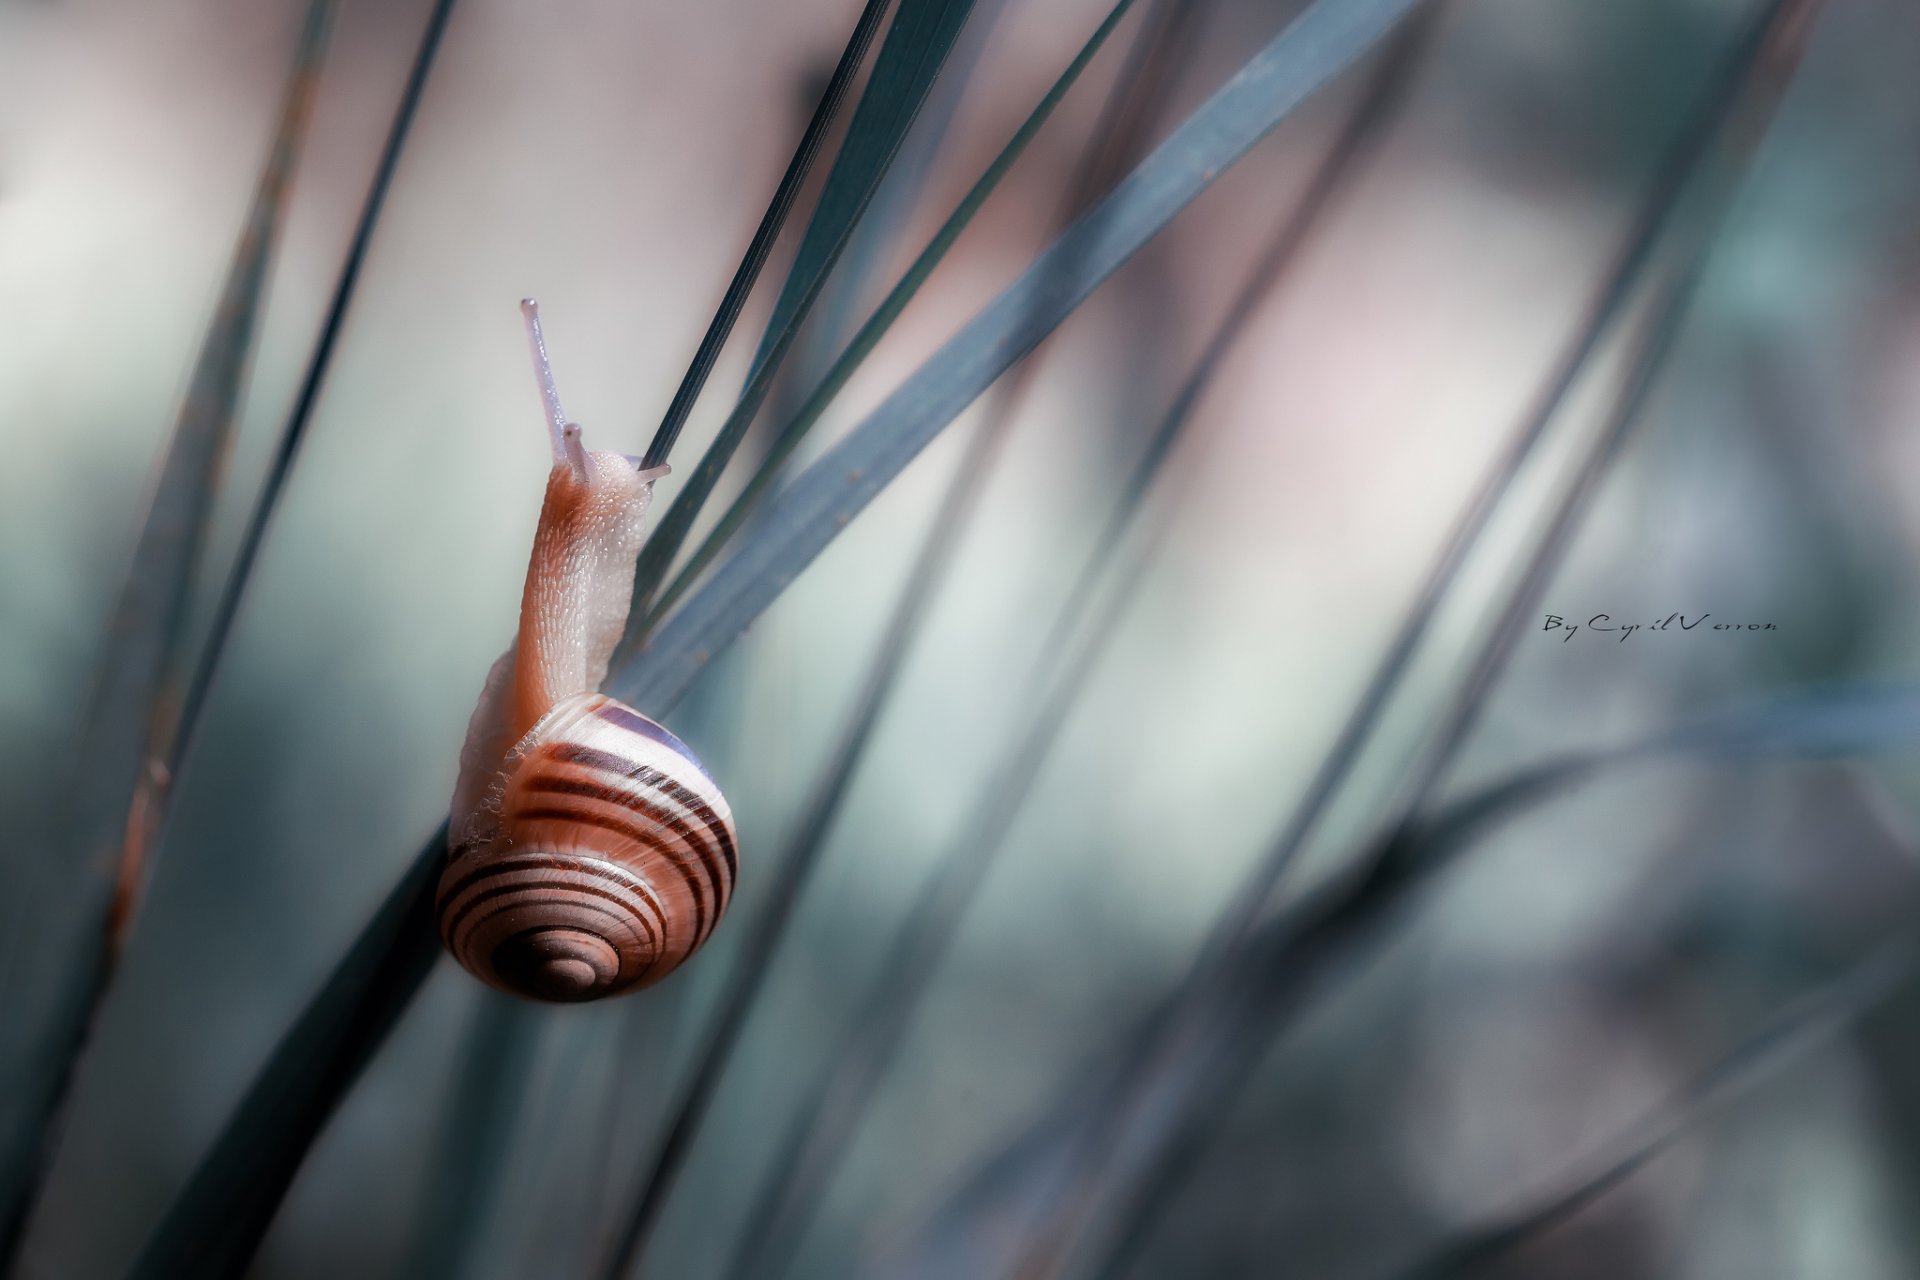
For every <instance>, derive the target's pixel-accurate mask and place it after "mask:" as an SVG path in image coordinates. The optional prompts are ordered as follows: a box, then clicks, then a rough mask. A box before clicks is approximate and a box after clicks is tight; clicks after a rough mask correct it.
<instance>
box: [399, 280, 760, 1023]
mask: <svg viewBox="0 0 1920 1280" xmlns="http://www.w3.org/2000/svg"><path fill="white" fill-rule="evenodd" d="M521 308H522V310H523V311H524V312H525V314H526V317H527V325H528V333H529V337H530V338H531V341H532V344H533V348H534V355H535V367H536V369H537V371H538V372H539V375H540V382H541V391H542V394H543V399H544V402H545V405H546V409H547V416H548V425H549V428H550V433H551V437H552V441H551V442H552V445H553V459H554V461H553V469H552V471H551V472H550V473H549V475H548V477H547V494H546V501H545V503H544V505H543V506H542V508H541V512H540V524H539V529H538V531H537V532H536V533H535V535H534V543H533V554H532V557H531V560H530V562H529V564H528V567H527V580H526V588H525V591H524V593H523V595H522V597H521V609H520V629H519V633H518V636H517V637H516V639H515V641H514V644H513V646H512V647H511V648H509V649H508V650H507V652H506V653H505V654H504V655H502V656H501V658H500V660H499V661H498V662H496V663H495V664H494V666H493V670H492V672H491V673H490V674H489V675H488V677H487V683H486V688H485V691H484V692H483V693H482V694H481V696H480V702H479V705H478V706H477V707H476V708H475V709H474V713H473V719H472V721H471V723H470V724H469V725H468V729H467V741H466V745H465V747H464V748H463V749H462V751H461V768H460V781H459V783H458V785H457V786H456V788H455V791H454V799H453V807H452V813H451V818H450V826H449V835H448V849H449V858H448V862H447V865H446V868H445V870H444V871H443V872H442V873H441V877H440V884H439V890H438V897H437V914H438V917H439V923H440V936H441V939H442V941H443V942H444V943H445V945H446V947H447V950H448V951H449V952H451V953H452V955H453V956H454V958H455V959H457V960H458V961H459V962H460V964H461V965H462V966H464V967H465V968H466V969H467V970H468V971H469V972H470V973H472V974H473V975H474V976H475V977H477V978H479V979H480V980H481V981H483V982H485V983H487V984H488V985H490V986H493V987H497V988H499V989H500V990H502V991H507V992H510V993H512V994H515V995H520V996H526V997H529V998H532V999H536V1000H554V1001H569V1002H571V1001H581V1000H593V999H598V998H600V997H602V996H607V995H614V994H617V993H619V992H623V991H630V990H634V989H636V988H639V987H642V986H646V985H647V984H649V983H652V982H657V981H659V980H660V979H661V978H664V977H666V976H667V975H668V974H669V973H671V972H673V970H674V969H676V968H677V967H679V965H680V964H681V963H682V962H684V961H685V960H686V959H687V957H688V956H690V955H692V954H693V952H694V951H695V950H696V949H697V948H698V947H699V946H700V945H701V943H703V942H705V941H706V939H707V937H708V936H709V935H710V934H711V933H712V932H713V928H714V925H715V924H716V923H718V921H719V919H720V915H721V913H722V912H723V911H724V910H725V909H726V905H727V901H728V899H729V898H730V897H731V896H732V892H733V882H734V878H735V876H736V875H737V873H738V870H739V865H738V854H737V843H738V838H737V835H736V832H735V830H734V826H733V817H732V814H731V812H730V811H729V809H728V807H727V802H726V799H725V797H724V796H723V795H722V794H721V792H720V788H719V786H718V785H717V784H715V782H714V780H713V778H712V776H711V775H709V774H708V773H707V771H706V769H705V768H704V767H703V766H702V765H701V764H700V762H699V760H698V759H696V758H695V757H694V755H693V753H692V752H691V751H689V750H688V749H687V747H686V744H684V743H682V742H681V741H680V740H679V739H678V738H676V737H674V736H673V734H671V733H669V732H668V731H667V730H666V729H665V728H663V727H661V726H660V725H658V724H656V723H655V722H654V721H652V720H650V719H648V718H647V717H645V716H643V715H641V714H640V713H639V712H637V711H635V710H633V709H632V708H631V707H628V706H625V705H624V704H622V703H620V702H618V701H617V700H615V699H613V698H610V697H607V696H605V695H604V694H601V693H599V692H598V688H599V685H600V682H601V681H602V680H604V679H605V678H606V674H607V665H608V662H609V661H610V659H611V657H612V653H613V648H614V645H615V644H616V643H617V642H618V640H619V638H620V634H621V631H622V629H623V628H624V627H625V624H626V617H627V610H628V608H629V604H630V601H631V599H632V594H633V579H634V566H635V563H636V561H637V559H638V557H639V554H640V544H641V541H642V537H643V534H644V532H645V522H646V511H647V506H648V504H649V502H650V500H651V498H652V493H653V483H654V481H655V480H656V479H658V478H659V477H660V476H661V475H662V474H664V473H665V471H666V468H664V467H659V468H652V469H649V470H644V471H643V470H638V469H637V468H636V467H635V465H634V462H633V460H632V459H630V458H627V457H625V456H624V455H621V454H618V453H608V452H588V451H586V450H585V449H584V448H583V447H582V445H581V443H580V429H579V427H578V426H576V425H574V424H572V423H570V422H567V421H566V419H565V415H564V414H563V413H562V412H561V410H560V404H559V397H558V395H557V393H556V392H555V390H554V387H553V378H552V373H551V371H550V369H549V367H548V364H547V359H546V351H545V347H544V344H543V342H542V339H541V334H540V328H539V316H538V312H537V310H536V309H535V308H534V305H533V303H532V301H531V300H529V301H527V302H523V303H522V304H521Z"/></svg>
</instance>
